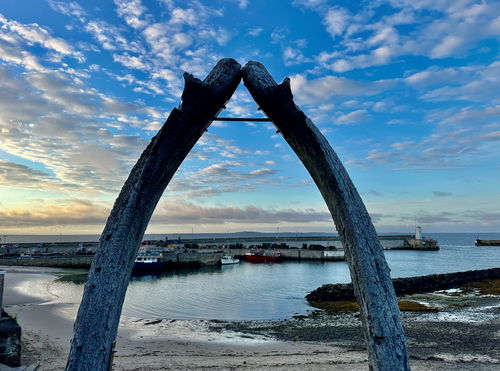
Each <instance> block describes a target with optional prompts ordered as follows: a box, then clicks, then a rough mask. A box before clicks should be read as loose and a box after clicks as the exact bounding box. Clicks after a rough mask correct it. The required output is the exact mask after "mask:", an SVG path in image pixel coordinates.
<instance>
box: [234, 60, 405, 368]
mask: <svg viewBox="0 0 500 371" xmlns="http://www.w3.org/2000/svg"><path fill="white" fill-rule="evenodd" d="M242 72H243V82H244V83H245V86H246V87H247V88H248V90H249V91H250V94H251V95H252V96H253V98H254V99H255V101H256V102H257V104H258V105H259V106H260V108H261V109H262V111H263V112H264V113H265V114H266V115H267V116H268V117H269V118H270V119H271V120H272V121H273V123H274V124H275V125H276V127H277V128H278V130H279V131H280V132H281V134H282V135H283V137H284V139H285V140H286V141H287V142H288V144H289V145H290V147H292V149H293V150H294V151H295V153H296V154H297V156H298V157H299V158H300V160H301V161H302V163H303V164H304V166H305V167H306V169H307V170H308V171H309V174H311V176H312V178H313V180H314V181H315V183H316V185H317V186H318V188H319V190H320V192H321V194H322V195H323V198H324V199H325V201H326V204H327V206H328V209H329V210H330V213H331V214H332V217H333V220H334V222H335V225H336V228H337V231H338V233H339V235H340V239H341V241H342V245H343V246H344V248H345V255H346V260H347V263H348V264H349V270H350V272H351V279H352V282H353V285H354V290H355V293H356V296H357V299H358V302H359V304H360V308H361V318H362V321H363V325H364V326H363V327H364V330H365V339H366V343H367V348H368V355H369V363H370V368H372V369H374V370H408V369H409V365H408V356H407V351H406V342H405V337H404V334H403V327H402V324H401V318H400V312H399V308H398V305H397V299H396V295H395V293H394V287H393V285H392V282H391V277H390V274H389V267H388V266H387V262H386V260H385V257H384V253H383V250H382V246H381V245H380V242H379V240H378V238H377V233H376V231H375V228H374V227H373V224H372V222H371V219H370V216H369V214H368V212H367V211H366V208H365V205H364V204H363V201H362V200H361V197H360V196H359V194H358V191H357V190H356V188H355V186H354V184H353V183H352V181H351V179H350V178H349V175H348V174H347V171H346V170H345V168H344V166H343V165H342V162H341V161H340V160H339V158H338V157H337V154H336V153H335V152H334V150H333V149H332V147H331V146H330V144H329V143H328V141H327V140H326V139H325V137H324V136H323V135H322V134H321V133H320V131H319V130H318V129H317V128H316V127H315V126H314V124H313V123H312V122H311V120H310V119H309V118H308V117H307V116H306V115H305V114H304V113H303V112H302V111H301V110H300V109H299V108H298V107H297V106H296V105H295V103H294V101H293V95H292V91H291V89H290V80H289V79H288V78H287V79H285V80H284V81H283V83H281V84H280V85H278V84H276V82H275V81H274V79H273V78H272V77H271V75H270V74H269V73H268V72H267V70H266V68H265V67H264V66H263V65H262V64H260V63H258V62H248V63H247V64H246V65H245V66H244V67H243V69H242Z"/></svg>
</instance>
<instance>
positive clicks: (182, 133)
mask: <svg viewBox="0 0 500 371" xmlns="http://www.w3.org/2000/svg"><path fill="white" fill-rule="evenodd" d="M240 68H241V66H240V65H239V64H238V63H237V62H236V61H235V60H233V59H223V60H221V61H219V63H217V65H216V66H215V67H214V69H213V70H212V71H211V72H210V74H209V75H208V76H207V77H206V78H205V80H203V81H200V80H198V79H196V78H194V77H193V76H192V75H190V74H187V73H186V74H184V79H185V87H184V92H183V94H182V105H181V106H180V107H179V109H176V108H174V109H173V110H172V112H171V113H170V116H169V117H168V119H167V121H166V122H165V124H164V125H163V127H162V128H161V130H160V131H159V132H158V134H157V135H156V136H155V137H154V138H153V139H152V140H151V143H150V144H149V145H148V147H147V148H146V150H145V151H144V152H143V153H142V155H141V157H140V159H139V160H138V161H137V163H136V165H135V166H134V168H133V169H132V171H131V173H130V175H129V177H128V179H127V181H126V182H125V184H124V186H123V188H122V190H121V192H120V195H119V196H118V198H117V199H116V201H115V204H114V206H113V210H112V211H111V214H110V216H109V218H108V221H107V223H106V227H105V228H104V231H103V232H102V235H101V238H100V240H99V245H98V248H97V252H96V255H95V257H94V259H93V262H92V266H91V268H90V272H89V277H88V280H87V283H86V285H85V290H84V292H83V298H82V301H81V304H80V309H79V310H78V315H77V318H76V322H75V326H74V334H73V340H72V341H71V349H70V353H69V356H68V362H67V364H66V370H82V371H83V370H85V371H88V370H93V371H98V370H107V369H108V364H109V362H110V355H111V351H112V346H113V343H114V341H115V337H116V332H117V329H118V323H119V320H120V314H121V310H122V306H123V300H124V298H125V293H126V291H127V286H128V282H129V279H130V275H131V272H132V267H133V265H134V259H135V256H136V255H137V250H138V248H139V245H140V242H141V239H142V237H143V235H144V231H145V230H146V227H147V225H148V222H149V219H150V218H151V214H152V213H153V211H154V209H155V207H156V204H157V203H158V200H159V199H160V197H161V195H162V193H163V191H164V190H165V188H166V186H167V185H168V183H169V181H170V179H172V177H173V175H174V173H175V172H176V170H177V168H178V167H179V166H180V164H181V163H182V161H183V160H184V158H185V157H186V156H187V154H188V153H189V151H190V150H191V148H192V147H193V146H194V144H195V143H196V142H197V141H198V139H199V138H200V137H201V135H202V134H203V132H204V131H205V130H206V128H207V127H208V126H209V125H210V124H211V122H212V120H213V119H214V117H216V116H217V114H218V113H219V112H220V111H221V110H222V109H223V107H224V105H225V103H226V102H227V101H228V100H229V98H230V97H231V96H232V95H233V93H234V91H235V90H236V87H237V86H238V84H239V82H240V80H241V75H240V73H241V72H240Z"/></svg>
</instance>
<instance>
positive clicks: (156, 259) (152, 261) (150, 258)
mask: <svg viewBox="0 0 500 371" xmlns="http://www.w3.org/2000/svg"><path fill="white" fill-rule="evenodd" d="M133 269H134V271H159V270H161V269H163V262H162V261H161V255H150V254H139V255H137V257H136V258H135V261H134V268H133Z"/></svg>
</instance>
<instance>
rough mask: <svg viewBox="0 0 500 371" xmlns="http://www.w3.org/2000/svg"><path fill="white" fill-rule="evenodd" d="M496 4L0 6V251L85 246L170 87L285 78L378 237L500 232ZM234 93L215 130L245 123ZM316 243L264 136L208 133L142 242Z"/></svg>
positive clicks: (321, 222)
mask: <svg viewBox="0 0 500 371" xmlns="http://www.w3.org/2000/svg"><path fill="white" fill-rule="evenodd" d="M499 39H500V2H498V1H487V0H485V1H474V0H432V1H431V0H411V1H410V0H375V1H349V2H346V1H329V0H293V1H292V0H290V1H287V0H275V1H268V0H252V1H249V0H211V1H199V0H187V1H179V0H128V1H126V0H114V1H97V0H85V1H83V0H80V1H59V0H23V2H22V6H19V2H14V1H11V0H0V235H8V234H83V233H95V234H99V233H100V232H101V231H102V229H103V227H104V224H105V221H106V219H107V216H108V215H109V212H110V210H111V207H112V205H113V202H114V200H115V198H116V197H117V195H118V193H119V191H120V189H121V186H122V185H123V183H124V181H125V179H126V178H127V176H128V174H129V172H130V169H131V168H132V166H133V165H134V163H135V162H136V161H137V159H138V158H139V156H140V154H141V152H142V151H143V150H144V148H145V147H146V146H147V144H148V143H149V141H150V140H151V138H152V137H153V136H154V135H155V133H156V132H157V131H158V130H159V128H160V127H161V126H162V124H163V123H164V121H165V119H166V118H167V117H168V115H169V112H170V111H171V110H172V108H174V107H177V106H178V105H179V103H180V96H181V93H182V90H183V83H184V82H183V77H182V76H183V73H184V71H187V72H189V73H192V74H193V75H195V76H196V77H198V78H200V79H203V78H204V77H205V76H206V74H207V73H208V72H209V71H210V70H211V69H212V68H213V66H214V65H215V64H216V63H217V61H218V60H219V59H221V58H225V57H231V58H234V59H236V60H237V61H238V62H239V63H240V64H242V65H243V64H245V63H246V62H247V61H250V60H256V61H260V62H261V63H263V64H264V65H265V66H266V67H267V69H268V70H269V71H270V73H271V74H272V75H273V77H274V78H275V80H276V81H278V82H280V81H282V80H283V79H284V78H285V77H290V79H291V86H292V91H293V94H294V99H295V102H296V103H297V105H298V106H299V107H300V108H301V109H302V110H303V111H304V112H305V113H306V114H307V115H308V116H309V117H310V118H311V120H312V121H313V122H314V123H315V125H316V126H317V127H318V128H319V129H320V130H321V132H322V133H323V134H324V135H325V137H326V138H327V139H328V141H329V142H330V144H331V145H332V147H333V148H334V150H335V151H336V152H337V154H338V155H339V157H340V159H341V160H342V162H343V163H344V165H345V166H346V169H347V171H348V173H349V174H350V176H351V178H352V180H353V182H354V184H355V185H356V187H357V189H358V191H359V192H360V194H361V197H362V198H363V200H364V202H365V204H366V207H367V209H368V211H369V213H370V215H371V218H372V221H373V222H374V225H375V227H376V229H377V231H378V232H380V233H382V232H409V231H412V230H413V229H414V225H415V223H418V224H420V225H421V226H422V227H423V231H424V234H425V232H477V233H479V232H485V231H492V232H495V231H496V232H498V231H500V187H499V185H500V171H499V170H500V167H499V160H500V151H499V150H498V146H499V145H500V93H499V91H500V90H499V88H498V87H499V86H500V58H499V54H500V49H499ZM261 115H262V114H261V113H259V112H258V111H257V109H256V104H255V102H254V101H253V99H252V98H251V97H250V95H249V93H248V92H247V90H246V89H245V87H244V86H243V84H241V86H240V87H239V88H238V89H237V91H236V93H235V94H234V95H233V97H232V99H231V100H230V102H229V103H228V105H227V108H226V110H224V111H223V112H222V113H221V116H224V117H261ZM237 231H261V232H277V231H280V232H286V231H288V232H299V233H300V232H313V231H317V232H335V226H334V224H333V221H332V219H331V216H330V214H329V212H328V209H327V208H326V205H325V203H324V201H323V199H322V198H321V195H320V193H319V191H318V190H317V188H316V186H315V185H314V183H313V182H312V180H311V178H310V176H309V174H308V173H307V171H306V170H305V169H304V167H303V165H302V164H301V163H300V161H299V160H298V159H297V157H296V155H295V154H294V152H293V151H292V150H291V149H290V147H289V146H288V145H287V143H286V142H285V141H284V139H283V138H282V137H281V136H280V135H279V133H278V134H277V133H276V130H275V128H274V127H273V126H272V124H271V123H268V122H230V123H228V122H214V123H213V124H212V125H211V126H210V128H209V130H208V132H207V133H205V134H204V135H203V137H202V138H201V139H200V140H199V142H198V143H197V144H196V146H195V147H194V148H193V150H192V151H191V153H190V154H189V155H188V157H187V158H186V160H185V161H184V162H183V163H182V165H181V167H180V168H179V170H178V171H177V173H176V175H175V176H174V178H173V179H172V181H171V183H170V184H169V186H168V187H167V189H166V191H165V193H164V195H163V197H162V198H161V200H160V202H159V204H158V206H157V208H156V210H155V212H154V214H153V217H152V219H151V222H150V225H149V227H148V233H191V232H195V233H201V232H237Z"/></svg>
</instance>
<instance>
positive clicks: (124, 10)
mask: <svg viewBox="0 0 500 371" xmlns="http://www.w3.org/2000/svg"><path fill="white" fill-rule="evenodd" d="M114 3H115V4H116V7H117V10H116V11H117V13H118V15H119V16H120V17H122V18H123V19H124V20H125V22H127V24H128V25H129V26H130V27H132V28H135V29H141V28H144V27H146V26H147V24H148V23H147V21H145V20H144V19H141V17H142V16H143V14H144V13H145V11H146V8H145V7H144V5H142V2H141V0H114Z"/></svg>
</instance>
